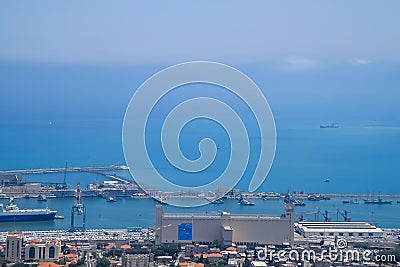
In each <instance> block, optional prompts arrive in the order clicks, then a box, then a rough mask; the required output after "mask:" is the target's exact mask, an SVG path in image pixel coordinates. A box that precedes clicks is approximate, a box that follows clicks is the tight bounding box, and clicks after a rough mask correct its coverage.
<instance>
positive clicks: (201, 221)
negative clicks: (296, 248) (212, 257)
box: [156, 204, 294, 246]
mask: <svg viewBox="0 0 400 267" xmlns="http://www.w3.org/2000/svg"><path fill="white" fill-rule="evenodd" d="M293 217H294V208H293V204H285V212H284V214H283V215H277V216H271V215H236V214H235V215H234V214H230V213H227V212H222V213H221V214H216V215H210V214H172V213H164V211H163V207H162V206H161V205H157V207H156V243H158V244H160V243H193V242H196V243H199V244H211V243H212V242H214V241H215V240H220V241H223V242H224V244H225V245H232V244H236V245H240V244H246V245H250V246H255V245H263V244H271V245H287V246H292V245H293V242H294V221H293Z"/></svg>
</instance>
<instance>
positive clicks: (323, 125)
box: [319, 123, 339, 129]
mask: <svg viewBox="0 0 400 267" xmlns="http://www.w3.org/2000/svg"><path fill="white" fill-rule="evenodd" d="M319 128H321V129H336V128H339V125H338V124H336V123H331V124H321V125H320V126H319Z"/></svg>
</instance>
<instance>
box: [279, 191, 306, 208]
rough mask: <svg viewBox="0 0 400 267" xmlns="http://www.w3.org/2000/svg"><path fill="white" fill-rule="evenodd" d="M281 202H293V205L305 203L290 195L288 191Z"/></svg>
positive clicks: (303, 204)
mask: <svg viewBox="0 0 400 267" xmlns="http://www.w3.org/2000/svg"><path fill="white" fill-rule="evenodd" d="M283 202H284V203H288V204H289V203H290V204H293V205H295V206H305V205H306V203H304V202H303V201H301V200H298V199H295V198H293V197H292V195H290V194H289V193H287V194H286V195H285V198H284V199H283Z"/></svg>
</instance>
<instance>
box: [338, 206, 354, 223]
mask: <svg viewBox="0 0 400 267" xmlns="http://www.w3.org/2000/svg"><path fill="white" fill-rule="evenodd" d="M339 215H341V216H342V217H343V220H344V221H345V222H351V218H350V217H349V216H348V212H347V210H345V211H343V212H342V211H340V210H339V208H338V209H337V211H336V217H337V219H336V220H337V221H339Z"/></svg>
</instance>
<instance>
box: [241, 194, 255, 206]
mask: <svg viewBox="0 0 400 267" xmlns="http://www.w3.org/2000/svg"><path fill="white" fill-rule="evenodd" d="M239 204H240V205H244V206H254V205H255V203H254V202H251V201H250V200H248V199H245V198H244V197H243V196H242V195H240V199H239Z"/></svg>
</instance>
